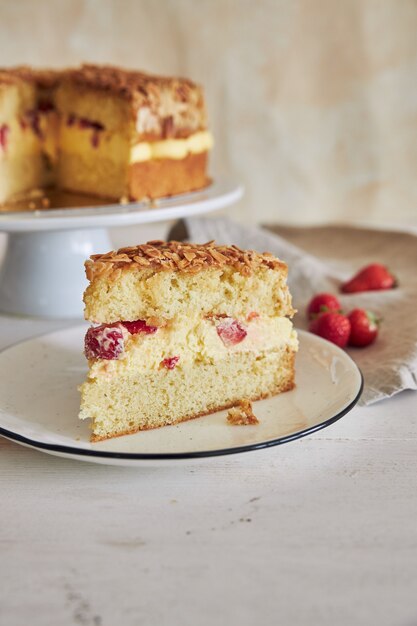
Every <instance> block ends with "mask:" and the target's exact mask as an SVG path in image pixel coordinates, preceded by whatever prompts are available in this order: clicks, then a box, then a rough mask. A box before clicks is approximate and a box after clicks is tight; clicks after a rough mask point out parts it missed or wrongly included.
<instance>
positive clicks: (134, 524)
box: [0, 318, 417, 626]
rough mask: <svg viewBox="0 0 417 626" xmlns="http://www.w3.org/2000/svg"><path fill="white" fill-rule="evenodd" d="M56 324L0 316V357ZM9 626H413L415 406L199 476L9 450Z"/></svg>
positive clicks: (5, 617)
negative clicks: (4, 349) (13, 345)
mask: <svg viewBox="0 0 417 626" xmlns="http://www.w3.org/2000/svg"><path fill="white" fill-rule="evenodd" d="M62 326H63V324H62V323H59V322H41V321H30V320H23V319H22V320H16V319H15V320H13V319H11V318H0V347H3V346H6V345H9V344H11V343H14V342H15V341H17V340H19V339H22V338H24V337H27V336H30V335H34V334H39V333H40V332H42V331H47V330H51V329H54V328H58V327H62ZM0 481H1V508H0V510H1V518H0V519H1V524H0V572H1V574H0V576H1V580H0V583H1V584H0V623H1V625H2V626H15V625H16V626H22V625H24V624H30V625H31V626H45V625H46V626H49V625H53V626H66V625H67V624H68V625H69V624H71V625H72V624H74V625H76V626H78V625H81V626H84V625H86V626H90V625H91V626H116V625H118V624H123V625H124V626H137V625H142V624H144V625H149V626H165V625H167V626H168V625H169V626H176V625H177V624H178V625H180V626H206V625H207V626H208V625H210V626H212V625H213V624H218V625H223V624H227V625H233V626H234V625H235V624H236V625H239V626H252V625H253V624H280V625H281V624H282V625H284V626H286V625H293V626H298V625H303V626H304V625H307V624H308V625H309V626H311V625H316V624H320V625H329V626H330V625H331V626H338V625H345V624H346V625H349V626H351V625H353V624H354V625H355V626H356V625H362V624H363V625H367V626H370V625H373V624H378V626H385V625H387V626H393V625H398V626H412V625H414V624H416V623H417V394H415V393H412V392H410V393H403V394H401V395H399V396H397V397H396V398H394V399H392V400H390V401H386V402H383V403H380V404H377V405H374V406H373V407H371V408H367V409H364V408H356V409H354V410H353V411H352V412H351V413H350V414H348V415H347V416H346V417H344V418H343V419H342V420H340V421H339V422H337V423H336V424H334V425H333V426H331V427H330V428H328V429H325V430H323V431H320V432H319V433H317V434H316V435H313V436H311V437H308V438H306V439H303V440H299V441H296V442H293V443H289V444H286V445H284V446H280V447H277V448H272V449H269V450H265V451H259V452H251V453H248V454H246V455H243V456H241V457H238V458H233V457H223V458H221V459H219V460H211V461H210V462H206V463H204V464H200V465H196V466H194V467H188V468H187V467H178V468H169V469H166V470H164V469H149V470H142V469H132V468H118V467H106V466H100V465H93V464H89V463H82V462H77V461H67V460H63V459H60V458H55V457H52V456H48V455H45V454H42V453H40V452H35V451H32V450H29V449H26V448H23V447H20V446H18V445H16V444H14V443H11V442H9V441H7V440H5V439H2V438H0Z"/></svg>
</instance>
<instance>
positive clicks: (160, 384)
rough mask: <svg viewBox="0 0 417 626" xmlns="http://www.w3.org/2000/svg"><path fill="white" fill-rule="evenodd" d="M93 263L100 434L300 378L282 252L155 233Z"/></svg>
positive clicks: (93, 395) (89, 396)
mask: <svg viewBox="0 0 417 626" xmlns="http://www.w3.org/2000/svg"><path fill="white" fill-rule="evenodd" d="M86 273H87V278H88V280H89V281H90V284H89V286H88V287H87V289H86V292H85V294H84V302H85V316H86V319H88V320H89V321H90V322H92V323H93V326H91V327H90V328H89V330H88V331H87V334H86V337H85V354H86V357H87V359H88V362H89V373H88V377H87V380H86V382H85V383H84V384H83V385H82V386H81V412H80V418H81V419H91V420H92V431H93V434H92V441H99V440H101V439H107V438H109V437H115V436H117V435H124V434H127V433H133V432H136V431H138V430H142V429H148V428H156V427H158V426H164V425H167V424H175V423H177V422H181V421H183V420H187V419H190V418H192V417H197V416H200V415H205V414H207V413H211V412H214V411H216V410H219V409H222V408H228V407H230V406H234V405H236V403H238V402H239V401H240V400H242V399H245V400H255V399H259V398H265V397H267V396H270V395H273V394H277V393H280V392H282V391H287V390H289V389H292V388H293V386H294V357H295V353H296V351H297V345H298V344H297V337H296V333H295V331H294V329H293V326H292V323H291V321H290V319H289V318H290V317H291V316H292V315H293V313H294V311H293V308H292V306H291V296H290V294H289V291H288V287H287V284H286V278H287V266H286V265H285V263H283V262H282V261H280V260H279V259H277V258H275V257H273V256H272V255H270V254H266V253H265V254H259V253H256V252H253V251H251V250H247V251H243V250H240V249H239V248H237V247H235V246H231V247H227V246H216V245H214V243H212V242H209V243H207V244H204V245H193V244H188V243H187V244H182V243H179V242H175V241H171V242H167V243H165V242H162V241H153V242H149V243H147V244H144V245H141V246H137V247H133V248H123V249H120V250H118V251H116V252H110V253H108V254H103V255H95V256H93V257H91V259H90V260H88V261H87V262H86Z"/></svg>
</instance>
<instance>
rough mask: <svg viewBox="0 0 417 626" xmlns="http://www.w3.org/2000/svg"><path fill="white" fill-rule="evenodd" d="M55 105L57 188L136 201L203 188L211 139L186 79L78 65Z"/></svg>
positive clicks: (197, 91)
mask: <svg viewBox="0 0 417 626" xmlns="http://www.w3.org/2000/svg"><path fill="white" fill-rule="evenodd" d="M56 102H57V107H58V110H59V112H60V119H61V123H60V159H59V166H58V184H59V185H60V187H62V188H64V189H67V190H70V191H82V192H85V193H90V194H96V195H101V196H107V197H111V198H121V197H127V198H131V199H142V198H145V197H146V198H159V197H162V196H170V195H173V194H178V193H183V192H186V191H192V190H195V189H200V188H202V187H204V186H206V185H207V183H208V179H207V174H206V169H207V153H208V151H209V149H210V148H211V146H212V137H211V135H210V133H209V132H208V130H207V120H206V112H205V107H204V98H203V93H202V90H201V88H200V87H199V86H197V85H195V84H194V83H192V82H191V81H189V80H186V79H182V78H162V77H157V76H151V75H148V74H144V73H141V72H134V71H128V70H121V69H119V68H114V67H109V66H93V65H84V66H83V67H82V68H81V69H78V70H72V71H69V72H67V73H65V74H64V76H63V78H62V81H61V85H60V87H59V89H58V92H57V98H56Z"/></svg>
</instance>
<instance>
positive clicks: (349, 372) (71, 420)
mask: <svg viewBox="0 0 417 626" xmlns="http://www.w3.org/2000/svg"><path fill="white" fill-rule="evenodd" d="M86 327H87V326H86V325H82V326H77V327H75V328H69V329H66V330H63V331H59V332H54V333H50V334H48V335H43V336H42V337H38V338H35V339H30V340H29V341H25V342H23V343H20V344H17V345H15V346H12V347H11V348H8V349H7V350H5V351H3V352H2V353H1V354H0V434H2V435H4V436H5V437H8V438H9V439H12V440H14V441H16V442H17V443H21V444H23V445H27V446H30V447H32V448H36V449H38V450H41V451H43V452H47V453H49V454H55V455H58V456H63V457H70V458H76V459H79V460H83V461H91V462H94V463H105V464H111V465H142V466H149V465H167V464H169V462H171V463H172V462H174V463H179V462H181V461H182V462H184V461H187V460H188V461H190V460H191V461H193V462H195V460H196V459H201V458H205V457H215V456H220V455H224V454H236V453H241V452H247V451H249V450H256V449H259V448H265V447H269V446H275V445H278V444H281V443H285V442H288V441H291V440H293V439H297V438H299V437H304V436H305V435H307V434H309V433H312V432H314V431H316V430H319V429H320V428H324V427H325V426H329V425H330V424H332V423H333V422H335V421H336V420H338V419H339V418H340V417H342V416H343V415H345V414H346V413H347V412H348V411H349V410H350V409H352V408H353V406H354V405H355V404H356V402H357V401H358V399H359V396H360V394H361V391H362V384H363V383H362V375H361V373H360V371H359V369H358V368H357V366H356V365H355V363H354V362H353V361H352V359H351V358H350V357H349V356H348V355H347V354H346V353H345V352H343V350H340V349H339V348H337V347H336V346H334V345H333V344H331V343H329V342H327V341H325V340H324V339H321V338H319V337H316V336H315V335H311V334H309V333H306V332H304V331H299V337H300V350H299V353H298V355H297V362H296V383H297V385H296V388H295V389H294V390H293V391H290V392H287V393H284V394H281V395H278V396H275V397H273V398H269V399H268V400H261V401H259V402H255V403H254V412H255V414H256V415H257V417H258V418H259V420H260V424H259V425H256V426H232V425H230V424H229V423H227V421H226V411H220V412H218V413H215V414H213V415H209V416H206V417H201V418H199V419H195V420H190V421H188V422H184V423H183V424H179V425H175V426H167V427H164V428H159V429H156V430H149V431H143V432H139V433H136V434H134V435H128V436H125V437H117V438H115V439H110V440H108V441H105V442H100V443H95V444H92V443H90V441H89V428H88V424H87V423H86V422H82V421H79V420H78V419H77V412H78V406H79V395H78V392H77V385H79V384H80V383H81V382H82V380H83V379H84V376H85V373H86V370H87V368H86V363H85V359H84V356H83V355H82V353H81V346H82V344H83V337H84V333H85V330H86Z"/></svg>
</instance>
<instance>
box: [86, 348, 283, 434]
mask: <svg viewBox="0 0 417 626" xmlns="http://www.w3.org/2000/svg"><path fill="white" fill-rule="evenodd" d="M287 359H288V364H289V367H290V368H291V370H292V376H291V378H289V379H287V380H286V381H284V383H283V384H280V385H278V386H277V387H276V388H275V389H273V390H272V391H270V392H269V393H264V394H261V395H259V396H256V397H254V398H246V399H245V400H246V401H249V402H256V401H257V400H266V398H271V397H272V396H276V395H278V394H279V393H285V392H286V391H291V389H294V387H295V381H294V362H295V353H294V352H289V353H288V355H287ZM234 406H236V401H234V402H229V403H227V404H224V405H222V406H218V407H215V408H213V409H210V410H209V411H201V412H200V413H196V414H195V415H187V416H185V417H182V418H181V419H178V420H175V421H174V422H170V423H169V424H164V425H161V426H147V427H143V428H133V429H128V430H125V431H123V432H121V433H117V434H114V435H108V436H107V437H102V436H99V435H94V433H93V434H92V435H91V437H90V441H91V443H97V442H99V441H105V440H107V439H114V438H115V437H123V436H124V435H133V434H135V433H138V432H140V431H141V430H154V429H156V428H163V427H164V426H175V424H180V423H181V422H187V421H189V420H192V419H197V418H198V417H204V416H205V415H211V414H212V413H217V412H218V411H225V410H226V409H230V408H232V407H234Z"/></svg>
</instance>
